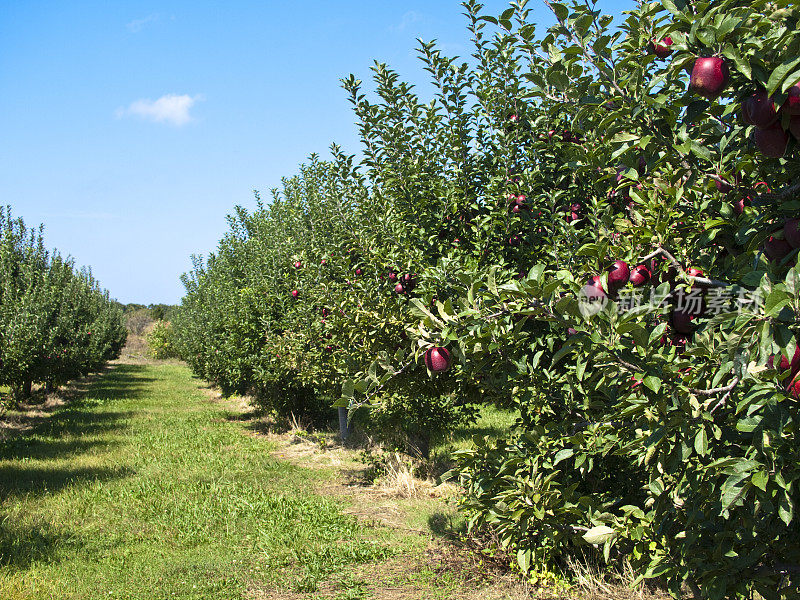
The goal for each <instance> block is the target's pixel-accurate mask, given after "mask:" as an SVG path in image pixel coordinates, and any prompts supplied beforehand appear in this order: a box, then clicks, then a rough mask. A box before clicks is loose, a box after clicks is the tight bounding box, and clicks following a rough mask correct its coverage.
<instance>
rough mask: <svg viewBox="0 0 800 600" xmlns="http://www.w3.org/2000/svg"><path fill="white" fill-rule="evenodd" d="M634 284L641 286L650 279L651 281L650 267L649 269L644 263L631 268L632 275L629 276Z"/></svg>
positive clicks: (634, 285)
mask: <svg viewBox="0 0 800 600" xmlns="http://www.w3.org/2000/svg"><path fill="white" fill-rule="evenodd" d="M628 281H630V282H631V283H632V284H633V287H639V286H640V285H644V284H645V283H647V282H648V281H650V269H648V268H647V267H646V266H644V265H636V266H635V267H633V269H632V270H631V275H630V277H629V278H628Z"/></svg>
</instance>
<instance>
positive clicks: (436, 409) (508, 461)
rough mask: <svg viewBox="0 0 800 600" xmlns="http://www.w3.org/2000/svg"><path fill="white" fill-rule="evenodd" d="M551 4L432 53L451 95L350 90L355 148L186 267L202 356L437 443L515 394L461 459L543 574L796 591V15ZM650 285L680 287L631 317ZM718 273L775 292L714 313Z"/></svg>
mask: <svg viewBox="0 0 800 600" xmlns="http://www.w3.org/2000/svg"><path fill="white" fill-rule="evenodd" d="M545 4H546V5H547V7H549V8H550V10H551V11H552V13H553V15H554V17H555V19H556V24H555V25H554V26H553V27H550V28H548V29H547V30H544V31H538V30H537V27H536V26H535V24H534V23H532V22H531V21H530V15H529V14H528V12H527V9H526V8H525V7H524V5H521V4H516V5H512V6H511V7H510V8H509V9H508V10H507V11H505V12H503V13H502V14H501V15H498V16H489V15H485V14H482V12H481V7H480V6H479V5H478V4H477V3H476V2H472V1H468V2H466V3H465V4H464V6H465V14H466V17H467V26H468V29H469V31H470V32H471V34H472V37H473V41H474V47H473V52H472V58H471V60H470V61H469V62H460V61H458V60H456V59H453V58H449V57H446V56H444V55H443V54H442V52H441V51H440V50H439V49H437V48H436V46H435V45H434V44H433V43H431V44H428V43H421V45H420V47H419V54H420V58H421V59H422V61H423V63H424V67H425V70H426V71H427V72H428V73H429V74H430V75H431V81H432V83H433V85H434V88H435V95H434V97H433V99H432V100H431V101H422V100H420V98H419V97H418V96H417V95H416V93H415V91H414V89H413V87H412V86H410V85H409V84H407V83H404V82H402V81H401V80H400V79H399V77H398V76H397V74H396V73H395V72H393V71H392V70H391V69H389V68H388V67H386V66H385V65H383V64H380V63H376V64H375V66H374V67H373V71H374V97H375V98H376V100H374V101H373V100H371V99H370V98H372V96H371V95H368V94H367V93H365V92H364V91H363V90H362V83H361V82H360V81H358V80H356V79H355V78H354V77H352V76H351V77H349V78H347V79H345V80H344V81H343V83H344V87H345V90H346V91H347V93H348V94H349V97H350V100H351V102H352V104H353V109H354V112H355V115H356V118H357V122H358V127H359V133H360V137H361V141H362V147H361V152H362V154H361V157H360V158H359V159H358V160H356V159H355V157H353V156H349V155H347V154H346V153H344V152H343V151H342V150H341V149H340V148H338V147H336V146H333V147H332V159H331V160H330V161H327V162H325V161H321V160H319V159H318V158H317V157H312V159H311V161H310V163H309V164H308V165H306V166H304V167H302V168H301V170H300V173H299V174H298V175H296V176H294V177H291V178H287V179H285V180H284V181H283V186H282V188H281V189H279V190H275V191H274V192H273V195H272V198H271V199H270V201H269V202H266V203H262V202H261V200H260V199H259V201H258V208H257V209H256V210H255V211H253V212H248V211H246V210H244V209H242V208H237V209H236V211H235V213H234V214H233V215H232V216H231V217H230V231H229V232H228V234H227V235H226V236H225V238H224V239H223V240H222V241H221V243H220V245H219V248H218V250H217V251H216V252H215V253H214V254H212V255H210V256H209V257H208V259H207V260H205V261H202V260H199V259H198V260H197V262H196V264H195V268H194V270H193V271H192V272H191V273H189V274H187V275H186V276H185V279H184V282H185V284H186V287H187V293H186V297H185V298H184V301H183V305H182V309H181V311H180V313H179V315H178V317H177V318H176V319H175V322H174V325H175V328H176V334H177V336H178V338H179V339H178V343H179V346H180V349H181V353H182V354H183V355H184V357H185V358H186V359H187V360H188V361H189V362H190V364H191V365H192V367H193V368H194V370H195V371H196V373H198V374H199V375H201V376H202V377H205V378H206V379H208V380H211V381H213V382H215V383H217V384H219V385H221V386H222V387H223V389H224V390H225V391H227V392H243V393H250V394H252V395H253V396H254V397H255V398H256V399H258V400H259V401H260V402H261V403H262V404H263V405H264V406H265V407H267V408H270V409H272V410H274V411H275V412H276V413H278V414H279V415H285V416H288V415H289V414H290V413H291V414H294V415H295V416H297V415H301V414H305V415H308V416H309V418H314V417H317V418H320V419H322V420H324V419H325V418H327V417H328V415H330V410H331V408H330V407H331V406H332V405H333V404H337V405H339V406H346V407H348V409H349V412H350V415H351V417H352V418H353V419H354V420H356V421H358V422H360V423H361V425H362V426H363V427H366V428H368V429H370V431H371V432H372V433H373V434H375V435H378V436H380V437H383V439H384V441H385V442H386V443H395V444H397V445H398V446H400V447H404V448H406V449H407V450H408V451H410V452H416V453H418V454H420V455H423V456H424V455H425V454H426V452H427V449H428V447H429V444H430V442H431V439H432V438H435V437H437V436H438V437H446V435H447V433H448V432H450V431H452V429H453V427H454V426H455V425H457V424H458V423H459V422H464V421H468V420H470V419H474V418H475V416H476V415H477V414H478V412H479V410H480V407H481V405H484V404H486V403H495V404H499V405H503V406H508V407H513V408H515V409H517V410H518V411H519V413H520V419H519V424H518V425H519V426H518V428H517V430H515V431H514V432H509V434H508V435H507V436H505V437H503V438H501V439H500V440H498V441H488V440H484V441H483V442H481V443H478V444H477V446H476V447H475V448H474V449H472V450H469V451H462V452H460V453H458V456H457V459H458V463H459V466H458V468H457V469H456V473H457V476H458V477H459V480H460V482H461V484H462V485H463V488H464V495H463V498H462V507H463V509H464V510H465V511H466V513H467V515H468V517H469V520H468V522H469V524H470V526H471V527H472V528H488V529H490V530H492V531H493V533H494V535H496V539H498V540H499V542H500V543H501V544H502V546H503V547H504V548H506V549H510V550H511V551H512V554H513V555H514V557H515V559H516V565H517V566H518V567H519V568H520V569H521V570H522V571H524V572H530V571H532V570H539V571H541V570H546V569H552V568H559V567H562V566H563V565H564V564H566V563H567V561H568V559H569V558H570V557H571V556H572V555H573V554H575V553H576V552H577V553H582V554H583V555H587V554H588V555H590V556H591V555H594V556H595V557H596V558H597V559H598V560H601V561H606V562H607V563H608V564H609V565H619V564H621V563H625V562H627V563H630V564H633V565H634V567H635V568H636V569H637V570H638V572H639V573H640V574H641V576H642V577H643V578H660V579H661V580H662V581H665V582H667V584H668V586H669V588H670V590H671V591H672V592H673V593H674V594H675V595H679V594H680V590H681V587H682V586H689V587H690V588H692V589H693V590H694V591H695V592H696V593H697V594H698V595H700V596H702V597H705V598H714V599H721V598H726V597H736V598H746V597H750V595H751V594H752V592H753V591H757V592H758V593H760V594H761V595H762V596H764V597H766V598H782V597H788V596H787V595H788V594H789V593H790V589H791V587H792V585H793V584H794V585H796V584H797V581H796V577H797V572H798V571H800V548H799V547H798V546H797V544H796V539H797V535H798V533H800V531H798V519H797V516H796V506H797V503H798V501H800V491H798V486H800V446H798V444H797V442H796V432H797V431H798V430H800V406H798V401H797V398H796V397H795V396H794V395H793V394H792V390H794V387H793V386H791V385H790V384H791V382H793V381H795V375H796V371H797V368H796V364H795V363H796V362H797V360H796V359H794V357H795V356H796V354H797V352H798V351H797V347H798V344H797V333H798V315H800V275H799V273H800V271H798V268H797V267H795V265H796V263H797V253H798V250H797V248H798V245H800V244H798V241H799V240H798V231H797V220H796V219H797V217H798V212H799V211H800V200H798V197H799V195H800V167H799V166H798V160H797V159H798V156H800V153H799V152H798V142H797V139H795V138H796V137H797V131H796V127H797V120H796V117H797V112H796V111H797V100H798V87H797V84H798V82H799V81H800V68H799V67H800V59H798V58H797V57H798V56H800V38H798V35H797V34H796V31H797V25H798V9H797V7H796V6H795V5H794V4H792V3H791V2H789V1H788V0H786V1H776V2H766V1H764V0H755V1H748V2H744V1H737V0H725V1H721V2H704V1H699V2H674V1H673V0H664V2H663V4H662V3H642V4H640V5H638V8H636V9H635V10H632V11H631V12H630V13H629V14H626V16H625V18H624V20H623V21H622V22H620V23H612V19H611V17H610V16H607V15H604V14H602V12H600V11H599V10H597V8H596V6H595V5H591V6H589V5H586V4H583V3H581V2H576V3H573V4H570V5H567V4H562V3H558V2H551V1H550V0H545ZM773 113H774V114H773ZM645 290H649V291H651V292H653V293H654V294H657V295H658V296H661V297H669V298H671V300H670V302H667V303H666V304H663V305H656V304H644V305H642V306H638V307H634V308H631V309H629V310H620V308H621V306H622V298H623V296H624V295H625V294H626V293H627V292H629V291H645ZM712 292H714V293H716V292H725V293H726V294H729V295H731V296H736V297H739V296H745V295H754V296H755V295H757V296H759V297H761V298H763V299H764V302H763V303H753V304H751V305H742V306H738V307H736V308H735V309H734V308H731V309H729V310H725V311H723V312H721V313H718V314H717V313H714V312H712V311H710V310H708V305H709V304H710V303H711V301H712V297H713V294H712ZM690 296H699V298H700V302H699V304H697V305H695V307H694V309H693V310H687V309H686V307H685V306H684V305H682V304H681V302H682V301H683V300H682V299H685V298H687V297H690ZM778 357H781V358H780V360H778ZM787 386H788V387H789V388H790V389H787Z"/></svg>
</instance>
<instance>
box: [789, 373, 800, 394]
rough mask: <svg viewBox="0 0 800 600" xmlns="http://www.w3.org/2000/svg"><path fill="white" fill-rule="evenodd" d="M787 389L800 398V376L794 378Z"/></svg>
mask: <svg viewBox="0 0 800 600" xmlns="http://www.w3.org/2000/svg"><path fill="white" fill-rule="evenodd" d="M786 391H787V392H789V393H790V394H791V395H792V396H793V397H795V398H800V377H795V378H794V379H792V380H791V381H790V382H789V385H788V386H787V388H786Z"/></svg>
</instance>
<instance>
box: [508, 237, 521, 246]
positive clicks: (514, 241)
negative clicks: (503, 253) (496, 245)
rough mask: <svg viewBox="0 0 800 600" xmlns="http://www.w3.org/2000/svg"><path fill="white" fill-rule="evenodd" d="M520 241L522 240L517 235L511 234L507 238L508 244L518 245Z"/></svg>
mask: <svg viewBox="0 0 800 600" xmlns="http://www.w3.org/2000/svg"><path fill="white" fill-rule="evenodd" d="M521 241H522V238H521V237H520V236H519V235H512V236H511V237H510V238H508V245H509V246H519V244H520V242H521Z"/></svg>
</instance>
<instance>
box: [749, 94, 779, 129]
mask: <svg viewBox="0 0 800 600" xmlns="http://www.w3.org/2000/svg"><path fill="white" fill-rule="evenodd" d="M742 115H743V116H744V120H745V122H746V123H749V124H751V125H755V126H756V127H758V128H759V129H766V128H767V127H769V126H770V125H772V124H773V123H774V122H775V121H777V120H778V111H777V110H776V109H775V103H774V102H773V101H772V98H770V97H769V95H768V94H767V90H763V89H762V90H757V91H756V92H753V93H752V94H751V95H749V96H747V97H746V98H745V99H744V100H742Z"/></svg>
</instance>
